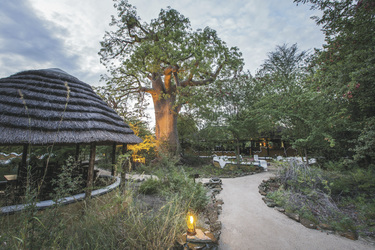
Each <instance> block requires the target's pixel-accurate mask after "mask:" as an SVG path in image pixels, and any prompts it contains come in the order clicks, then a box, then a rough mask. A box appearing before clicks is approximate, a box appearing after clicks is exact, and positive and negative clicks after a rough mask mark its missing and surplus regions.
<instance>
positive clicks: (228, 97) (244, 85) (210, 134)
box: [199, 72, 266, 161]
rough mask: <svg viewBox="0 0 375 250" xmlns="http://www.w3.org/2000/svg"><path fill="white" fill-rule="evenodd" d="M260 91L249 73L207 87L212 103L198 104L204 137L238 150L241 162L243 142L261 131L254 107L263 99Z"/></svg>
mask: <svg viewBox="0 0 375 250" xmlns="http://www.w3.org/2000/svg"><path fill="white" fill-rule="evenodd" d="M260 90H261V89H259V88H258V86H256V85H255V82H254V80H253V77H252V76H251V74H250V73H249V72H242V73H241V74H239V75H237V76H235V77H233V78H232V79H226V80H222V81H218V82H217V84H216V87H215V88H207V89H206V91H207V93H209V94H208V95H207V98H212V100H210V101H209V102H208V103H209V104H210V105H206V106H201V107H199V114H200V117H201V119H203V120H204V123H203V124H205V126H204V129H202V130H201V133H200V134H201V139H204V142H205V143H210V142H211V144H213V145H214V144H221V145H222V146H224V147H229V148H233V149H235V152H236V155H237V156H238V157H237V159H238V161H239V155H240V146H241V143H243V141H249V140H250V138H251V137H255V136H257V135H258V132H259V131H260V130H261V127H260V121H259V120H258V117H259V116H258V115H257V110H256V109H255V108H254V107H255V104H256V103H257V102H258V100H259V99H260V98H261V93H260V92H259V91H260ZM263 125H266V124H265V123H263Z"/></svg>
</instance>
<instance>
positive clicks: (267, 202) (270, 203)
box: [265, 201, 277, 207]
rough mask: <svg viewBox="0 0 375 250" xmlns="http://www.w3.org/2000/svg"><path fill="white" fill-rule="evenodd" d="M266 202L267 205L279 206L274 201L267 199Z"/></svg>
mask: <svg viewBox="0 0 375 250" xmlns="http://www.w3.org/2000/svg"><path fill="white" fill-rule="evenodd" d="M265 203H266V205H267V207H276V206H277V204H276V203H275V202H273V201H266V202H265Z"/></svg>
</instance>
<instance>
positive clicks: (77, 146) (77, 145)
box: [76, 144, 79, 162]
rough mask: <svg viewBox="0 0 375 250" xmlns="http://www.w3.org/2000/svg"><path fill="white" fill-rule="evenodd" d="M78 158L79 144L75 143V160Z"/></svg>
mask: <svg viewBox="0 0 375 250" xmlns="http://www.w3.org/2000/svg"><path fill="white" fill-rule="evenodd" d="M78 160H79V144H76V162H78Z"/></svg>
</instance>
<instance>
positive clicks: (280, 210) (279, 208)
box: [275, 207, 285, 213]
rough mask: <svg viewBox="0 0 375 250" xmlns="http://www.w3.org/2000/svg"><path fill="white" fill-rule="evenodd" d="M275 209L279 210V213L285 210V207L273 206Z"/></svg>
mask: <svg viewBox="0 0 375 250" xmlns="http://www.w3.org/2000/svg"><path fill="white" fill-rule="evenodd" d="M275 210H277V211H279V212H281V213H284V212H285V209H284V208H282V207H275Z"/></svg>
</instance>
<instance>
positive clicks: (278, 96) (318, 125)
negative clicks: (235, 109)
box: [256, 44, 342, 159]
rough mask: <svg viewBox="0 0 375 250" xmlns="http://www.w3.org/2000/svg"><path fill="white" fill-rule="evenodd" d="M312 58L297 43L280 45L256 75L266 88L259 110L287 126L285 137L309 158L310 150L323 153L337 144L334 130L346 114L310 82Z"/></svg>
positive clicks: (274, 121)
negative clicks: (341, 117)
mask: <svg viewBox="0 0 375 250" xmlns="http://www.w3.org/2000/svg"><path fill="white" fill-rule="evenodd" d="M309 59H310V56H309V55H308V53H307V52H306V51H302V52H300V51H299V50H298V47H297V45H296V44H293V45H292V46H290V47H288V46H287V45H285V44H284V45H282V46H277V47H276V50H275V51H273V52H270V53H269V54H268V58H267V59H266V60H265V62H264V64H263V65H262V66H261V69H260V70H259V71H258V72H257V75H256V81H257V82H258V85H260V86H263V87H264V90H263V95H264V96H263V98H262V99H261V101H260V102H259V103H258V107H259V109H261V110H263V112H262V114H263V115H267V116H268V117H269V116H270V117H271V123H273V124H274V126H275V127H282V128H283V132H282V135H283V139H284V140H286V141H289V142H290V143H291V144H292V145H293V147H294V148H296V149H297V150H298V151H299V153H300V155H305V157H306V159H308V152H309V151H310V153H311V152H317V151H319V152H320V153H321V152H322V151H323V150H329V148H330V147H334V146H335V139H334V137H333V135H332V132H333V130H334V129H337V126H338V121H339V120H340V119H339V117H338V116H339V115H340V114H341V113H342V112H341V110H339V107H337V106H335V105H333V104H334V102H332V101H333V100H332V98H329V96H326V95H324V94H323V93H322V92H320V91H317V90H316V89H314V88H311V86H310V85H309V82H310V78H311V75H312V74H313V73H314V69H311V68H309V67H308V65H309Z"/></svg>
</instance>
